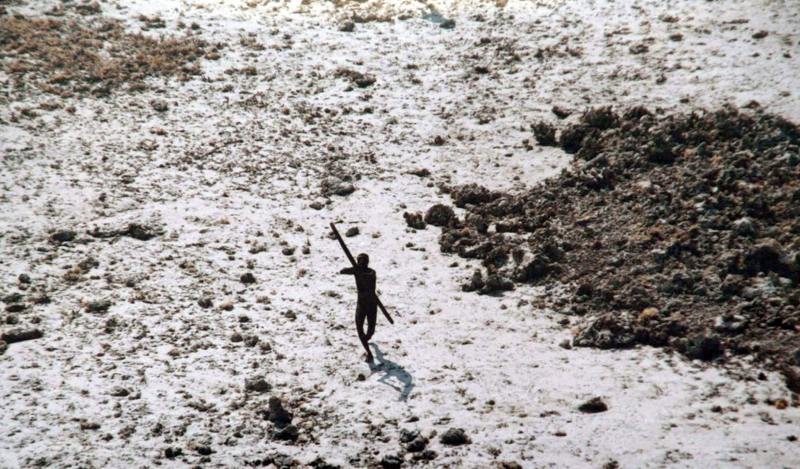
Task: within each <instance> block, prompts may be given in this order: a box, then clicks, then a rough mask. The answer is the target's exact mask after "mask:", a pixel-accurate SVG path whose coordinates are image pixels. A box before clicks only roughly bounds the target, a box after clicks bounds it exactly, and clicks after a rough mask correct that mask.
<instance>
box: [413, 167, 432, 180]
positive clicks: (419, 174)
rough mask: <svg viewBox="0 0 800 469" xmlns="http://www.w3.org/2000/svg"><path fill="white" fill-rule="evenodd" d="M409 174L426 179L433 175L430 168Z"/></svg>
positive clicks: (415, 170)
mask: <svg viewBox="0 0 800 469" xmlns="http://www.w3.org/2000/svg"><path fill="white" fill-rule="evenodd" d="M409 174H413V175H414V176H417V177H421V178H426V177H428V176H430V175H431V171H430V170H429V169H428V168H417V169H413V170H411V171H409Z"/></svg>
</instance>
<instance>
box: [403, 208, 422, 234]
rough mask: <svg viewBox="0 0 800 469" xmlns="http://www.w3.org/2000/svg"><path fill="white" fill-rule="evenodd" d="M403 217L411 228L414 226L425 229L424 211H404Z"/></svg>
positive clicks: (417, 228)
mask: <svg viewBox="0 0 800 469" xmlns="http://www.w3.org/2000/svg"><path fill="white" fill-rule="evenodd" d="M403 218H404V219H405V220H406V225H408V226H409V228H414V229H415V230H424V229H425V226H426V225H425V221H424V220H423V219H422V213H420V212H413V213H409V212H404V213H403Z"/></svg>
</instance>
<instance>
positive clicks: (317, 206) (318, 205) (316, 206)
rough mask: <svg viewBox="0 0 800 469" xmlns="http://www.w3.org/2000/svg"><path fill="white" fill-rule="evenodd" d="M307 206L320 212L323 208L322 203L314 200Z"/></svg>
mask: <svg viewBox="0 0 800 469" xmlns="http://www.w3.org/2000/svg"><path fill="white" fill-rule="evenodd" d="M308 206H309V207H311V208H313V209H314V210H322V209H323V208H324V207H325V204H324V203H323V202H320V201H319V200H316V201H314V202H311V203H310V204H308Z"/></svg>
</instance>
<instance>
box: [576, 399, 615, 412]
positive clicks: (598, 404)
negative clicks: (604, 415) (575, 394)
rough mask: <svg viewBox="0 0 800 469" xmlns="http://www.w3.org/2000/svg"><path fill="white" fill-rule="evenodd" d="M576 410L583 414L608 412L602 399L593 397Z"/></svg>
mask: <svg viewBox="0 0 800 469" xmlns="http://www.w3.org/2000/svg"><path fill="white" fill-rule="evenodd" d="M578 410H579V411H581V412H583V413H584V414H596V413H599V412H605V411H607V410H608V406H607V405H606V403H605V402H603V399H601V398H599V397H593V398H591V399H589V400H588V401H586V402H584V403H583V404H581V405H579V406H578Z"/></svg>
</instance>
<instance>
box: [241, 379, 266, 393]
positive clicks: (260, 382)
mask: <svg viewBox="0 0 800 469" xmlns="http://www.w3.org/2000/svg"><path fill="white" fill-rule="evenodd" d="M271 389H272V386H271V385H270V384H269V383H268V382H267V381H266V380H265V379H264V378H260V377H255V378H245V380H244V390H245V391H248V392H258V393H264V392H269V391H270V390H271Z"/></svg>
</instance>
